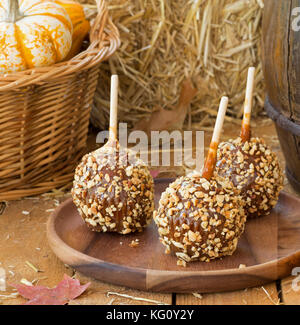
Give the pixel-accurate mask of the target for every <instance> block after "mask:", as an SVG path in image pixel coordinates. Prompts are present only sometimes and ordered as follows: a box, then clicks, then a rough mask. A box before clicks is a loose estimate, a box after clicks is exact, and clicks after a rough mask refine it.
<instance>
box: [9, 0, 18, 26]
mask: <svg viewBox="0 0 300 325" xmlns="http://www.w3.org/2000/svg"><path fill="white" fill-rule="evenodd" d="M20 17H21V14H20V7H19V0H8V16H7V21H9V22H11V23H15V22H16V21H17V20H18V19H19V18H20Z"/></svg>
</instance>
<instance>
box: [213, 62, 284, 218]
mask: <svg viewBox="0 0 300 325" xmlns="http://www.w3.org/2000/svg"><path fill="white" fill-rule="evenodd" d="M254 73H255V69H254V68H249V70H248V80H247V89H246V98H245V105H244V117H243V122H242V128H241V136H240V137H238V138H237V139H234V140H229V141H227V142H223V143H221V144H220V145H219V149H218V155H217V160H218V161H217V164H216V169H215V172H216V173H217V174H218V175H219V176H222V177H224V178H225V179H226V180H227V181H230V182H232V183H233V184H234V186H235V187H236V188H237V189H238V190H239V191H240V192H241V196H242V197H243V200H244V204H245V212H246V214H247V218H249V219H250V218H256V217H260V216H263V215H267V214H269V213H270V211H271V209H272V208H273V207H274V206H275V205H276V203H277V201H278V197H279V193H280V191H281V190H282V188H283V173H282V169H281V167H280V165H279V162H278V158H277V156H276V154H275V153H274V152H272V150H271V149H270V148H269V147H268V146H267V145H266V143H265V141H264V140H263V139H260V138H255V137H253V138H251V129H250V117H251V109H252V97H253V96H252V94H253V86H254Z"/></svg>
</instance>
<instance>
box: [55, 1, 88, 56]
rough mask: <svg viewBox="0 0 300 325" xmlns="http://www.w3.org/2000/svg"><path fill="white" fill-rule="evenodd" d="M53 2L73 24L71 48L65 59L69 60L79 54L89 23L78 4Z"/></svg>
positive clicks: (73, 2)
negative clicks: (64, 12)
mask: <svg viewBox="0 0 300 325" xmlns="http://www.w3.org/2000/svg"><path fill="white" fill-rule="evenodd" d="M54 1H55V3H57V4H59V5H61V6H62V7H63V8H64V9H65V10H66V12H67V13H68V15H69V16H70V19H71V21H72V24H73V36H72V48H71V50H70V52H69V54H68V55H67V57H66V60H69V59H71V58H72V57H73V56H75V55H76V54H78V53H79V52H80V49H81V46H82V42H83V40H84V39H85V37H86V35H87V34H88V32H89V31H90V22H89V21H88V20H87V19H86V17H85V14H84V10H83V7H82V5H81V4H80V3H78V2H75V1H71V0H54Z"/></svg>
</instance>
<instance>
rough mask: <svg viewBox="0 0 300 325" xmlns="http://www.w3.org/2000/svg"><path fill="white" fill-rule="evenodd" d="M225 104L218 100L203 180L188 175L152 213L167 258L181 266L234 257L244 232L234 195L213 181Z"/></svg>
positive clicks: (232, 189)
mask: <svg viewBox="0 0 300 325" xmlns="http://www.w3.org/2000/svg"><path fill="white" fill-rule="evenodd" d="M227 103H228V98H227V97H223V98H222V100H221V103H220V107H219V112H218V116H217V121H216V125H215V129H214V133H213V137H212V140H211V144H210V149H209V152H208V156H207V158H206V161H205V165H204V168H203V171H202V175H200V174H197V173H193V174H190V175H188V176H185V177H180V178H178V179H177V180H176V181H175V182H173V183H172V184H170V185H169V187H168V188H167V189H166V191H165V192H164V193H163V194H162V196H161V199H160V202H159V207H158V210H157V211H156V212H155V213H154V220H155V222H156V224H157V227H158V232H159V236H160V241H161V242H162V244H163V245H165V246H166V253H169V252H171V253H173V254H175V255H176V256H177V257H178V262H177V264H178V265H181V266H185V265H186V262H190V261H194V260H200V261H205V262H209V261H210V260H212V259H215V258H220V257H223V256H226V255H231V254H233V252H234V251H235V249H236V247H237V243H238V239H239V237H240V236H241V234H242V233H243V230H244V225H245V221H246V217H245V214H244V209H243V204H242V200H241V197H240V195H239V192H238V190H237V189H235V187H234V186H233V184H232V183H231V182H229V181H227V180H225V181H224V180H223V179H222V178H218V177H214V176H213V172H214V167H215V163H216V154H217V147H218V143H219V137H220V133H221V130H222V125H223V120H224V116H225V112H226V108H227Z"/></svg>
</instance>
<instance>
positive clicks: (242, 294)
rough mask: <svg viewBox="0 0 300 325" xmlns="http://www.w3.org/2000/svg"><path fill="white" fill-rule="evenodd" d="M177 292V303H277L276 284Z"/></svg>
mask: <svg viewBox="0 0 300 325" xmlns="http://www.w3.org/2000/svg"><path fill="white" fill-rule="evenodd" d="M198 295H199V294H195V295H193V294H177V295H176V305H277V304H279V298H278V293H277V289H276V284H275V283H271V284H267V285H265V286H264V287H259V288H249V289H245V290H240V291H233V292H223V293H211V294H200V296H201V298H200V296H199V297H196V296H198Z"/></svg>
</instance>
